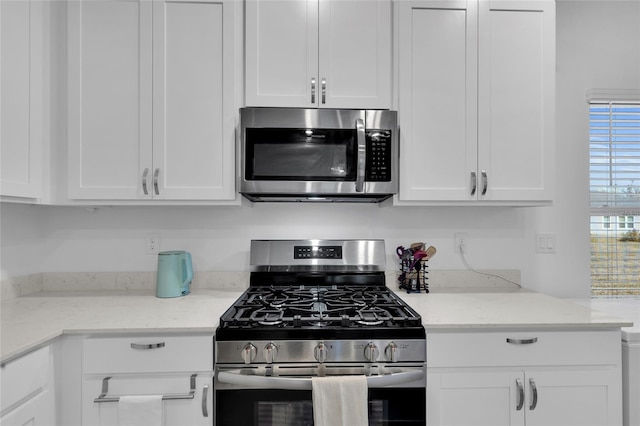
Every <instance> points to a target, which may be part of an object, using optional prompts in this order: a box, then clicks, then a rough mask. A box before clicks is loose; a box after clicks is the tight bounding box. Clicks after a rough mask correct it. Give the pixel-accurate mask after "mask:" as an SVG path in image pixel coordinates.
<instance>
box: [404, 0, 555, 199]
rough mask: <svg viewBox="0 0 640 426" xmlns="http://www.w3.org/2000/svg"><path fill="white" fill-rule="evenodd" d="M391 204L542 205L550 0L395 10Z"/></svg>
mask: <svg viewBox="0 0 640 426" xmlns="http://www.w3.org/2000/svg"><path fill="white" fill-rule="evenodd" d="M397 8H398V9H397V10H398V15H399V17H398V21H397V22H398V31H397V34H398V38H399V41H398V60H399V65H398V71H399V78H398V80H399V83H398V87H399V104H398V105H399V107H398V109H399V120H400V129H401V131H400V137H401V139H400V146H401V149H400V155H401V157H400V191H399V195H398V198H397V200H398V201H399V203H400V204H402V202H403V201H429V202H436V203H440V204H458V203H460V202H473V203H478V202H481V203H482V202H484V201H486V202H487V204H496V203H500V204H503V205H509V204H513V205H524V204H539V203H544V202H549V201H550V200H551V199H552V194H551V186H552V182H553V179H554V177H555V176H554V168H553V158H554V152H553V151H554V102H555V101H554V93H555V86H554V76H555V44H554V43H555V9H554V3H553V1H547V0H541V1H479V2H477V1H469V2H467V1H459V0H446V1H434V0H414V1H402V2H398V3H397Z"/></svg>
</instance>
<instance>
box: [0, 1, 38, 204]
mask: <svg viewBox="0 0 640 426" xmlns="http://www.w3.org/2000/svg"><path fill="white" fill-rule="evenodd" d="M43 6H44V4H43V2H42V1H33V0H31V1H17V0H14V1H2V2H0V94H1V96H0V99H1V104H0V195H3V196H10V197H26V198H40V197H42V186H43V185H42V169H43V146H44V133H43V131H44V122H43V114H44V110H45V97H44V86H43V83H44V75H43V73H44V47H43V43H44V21H43Z"/></svg>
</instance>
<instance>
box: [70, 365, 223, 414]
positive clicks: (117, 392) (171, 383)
mask: <svg viewBox="0 0 640 426" xmlns="http://www.w3.org/2000/svg"><path fill="white" fill-rule="evenodd" d="M102 380H103V377H102V376H90V377H85V379H84V380H83V386H82V401H83V402H82V424H83V425H92V426H112V425H117V424H118V402H94V400H95V399H96V398H98V396H100V395H101V393H102ZM108 383H109V384H108V386H109V388H108V389H109V392H108V393H107V397H109V396H114V397H115V396H123V395H167V394H180V395H183V394H187V395H188V394H189V392H190V380H189V375H188V374H184V373H182V374H164V375H163V374H160V373H158V374H146V375H113V376H112V377H111V378H110V379H109V382H108ZM212 385H213V374H198V376H197V377H196V386H195V392H194V395H193V398H192V399H172V400H164V401H162V411H163V419H164V423H163V425H164V426H184V425H190V426H198V425H211V423H212V416H213V397H212V392H211V390H212Z"/></svg>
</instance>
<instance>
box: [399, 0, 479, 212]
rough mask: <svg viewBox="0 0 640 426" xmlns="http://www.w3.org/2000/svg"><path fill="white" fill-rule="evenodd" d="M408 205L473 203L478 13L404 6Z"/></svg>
mask: <svg viewBox="0 0 640 426" xmlns="http://www.w3.org/2000/svg"><path fill="white" fill-rule="evenodd" d="M399 13H400V28H399V36H400V45H399V49H400V50H399V61H400V68H399V73H400V75H399V82H400V84H399V99H400V102H399V119H400V129H401V132H400V146H401V149H400V163H401V165H402V166H401V167H400V185H401V188H400V193H399V199H400V200H472V199H475V198H476V197H475V195H472V189H473V186H474V185H475V181H472V179H471V177H472V173H474V172H475V170H476V158H477V133H476V131H475V128H476V123H477V119H476V111H477V106H476V105H477V104H476V90H477V76H476V65H475V64H476V57H477V52H476V39H475V38H474V37H471V36H469V34H473V33H474V31H475V30H474V28H475V24H474V23H475V22H476V20H477V8H476V7H475V4H474V3H473V2H469V4H467V2H466V1H449V2H442V1H438V0H435V1H430V0H427V1H424V0H422V1H420V0H418V1H402V2H399Z"/></svg>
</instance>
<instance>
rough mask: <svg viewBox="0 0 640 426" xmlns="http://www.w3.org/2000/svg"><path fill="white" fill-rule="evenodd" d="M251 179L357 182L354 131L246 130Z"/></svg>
mask: <svg viewBox="0 0 640 426" xmlns="http://www.w3.org/2000/svg"><path fill="white" fill-rule="evenodd" d="M246 132H247V134H246V141H247V144H246V147H247V152H246V155H247V160H249V161H247V165H249V167H248V168H247V170H246V174H247V176H246V178H247V179H249V180H284V181H355V178H356V160H357V158H356V155H355V152H356V149H355V131H354V130H351V129H251V128H248V129H246Z"/></svg>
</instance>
